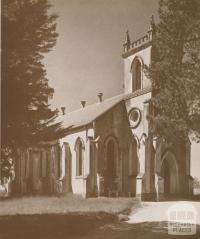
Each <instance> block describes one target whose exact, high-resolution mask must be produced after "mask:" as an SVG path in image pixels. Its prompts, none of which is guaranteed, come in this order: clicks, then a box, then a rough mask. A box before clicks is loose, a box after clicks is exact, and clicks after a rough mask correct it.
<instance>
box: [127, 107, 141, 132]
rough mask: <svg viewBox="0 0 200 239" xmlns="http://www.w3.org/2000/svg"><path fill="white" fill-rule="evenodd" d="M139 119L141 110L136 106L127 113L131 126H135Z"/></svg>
mask: <svg viewBox="0 0 200 239" xmlns="http://www.w3.org/2000/svg"><path fill="white" fill-rule="evenodd" d="M140 120H141V112H140V110H139V109H138V108H133V109H132V110H131V111H130V113H129V121H130V124H131V127H133V128H136V127H137V126H138V125H139V123H140Z"/></svg>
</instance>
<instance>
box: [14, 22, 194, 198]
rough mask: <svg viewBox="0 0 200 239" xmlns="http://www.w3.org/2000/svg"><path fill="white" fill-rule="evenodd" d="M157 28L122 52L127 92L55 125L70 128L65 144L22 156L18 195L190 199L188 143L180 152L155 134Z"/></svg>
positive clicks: (61, 141)
mask: <svg viewBox="0 0 200 239" xmlns="http://www.w3.org/2000/svg"><path fill="white" fill-rule="evenodd" d="M152 38H153V27H152V23H151V24H150V27H149V30H148V31H147V33H146V34H145V35H144V36H143V37H141V38H140V39H138V40H136V41H133V42H131V40H130V37H129V34H128V32H127V33H126V40H125V43H124V45H123V48H124V49H123V54H122V58H123V61H124V79H123V80H124V92H123V93H122V94H120V95H117V96H115V97H112V98H110V99H106V100H104V99H103V94H102V93H99V94H98V98H97V99H98V101H97V103H95V104H92V105H88V106H87V105H86V102H85V101H82V102H81V105H82V107H81V108H80V109H78V110H75V111H73V112H69V113H65V112H64V110H65V109H64V108H62V112H61V114H60V115H59V116H58V118H57V120H58V121H62V122H63V126H64V127H65V128H68V133H67V135H66V136H65V137H64V138H61V139H59V140H57V141H55V142H45V143H42V144H41V145H39V146H37V147H32V148H28V149H27V150H25V151H19V152H18V158H17V159H16V162H15V168H16V180H15V190H16V192H17V193H23V194H26V193H36V194H50V193H52V194H64V193H67V192H72V193H74V194H78V195H82V196H83V197H98V196H108V197H121V196H122V197H139V198H141V199H142V200H162V199H164V198H168V197H177V196H189V195H190V194H191V193H192V178H191V176H190V142H189V140H188V142H187V143H186V144H181V143H178V142H177V144H176V145H174V144H171V143H169V142H165V141H164V140H163V139H159V138H155V137H154V136H153V135H152V134H151V132H150V121H149V115H150V114H151V112H152V107H151V97H152V88H151V81H150V79H149V78H147V76H146V75H145V72H144V66H145V65H146V66H149V65H150V63H151V53H152Z"/></svg>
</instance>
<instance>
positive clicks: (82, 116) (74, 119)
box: [56, 94, 124, 129]
mask: <svg viewBox="0 0 200 239" xmlns="http://www.w3.org/2000/svg"><path fill="white" fill-rule="evenodd" d="M123 98H124V95H123V94H121V95H117V96H114V97H112V98H109V99H106V100H103V101H102V102H101V103H95V104H92V105H88V106H86V107H85V108H81V109H78V110H75V111H72V112H69V113H66V114H65V115H59V116H58V117H57V118H56V121H57V122H62V123H63V127H64V128H70V129H74V128H77V127H81V126H84V125H88V124H90V123H91V122H93V121H94V120H95V119H97V118H98V117H100V116H101V115H102V114H104V113H105V112H107V111H108V110H109V109H111V108H112V107H114V106H115V105H117V104H118V103H119V102H121V101H122V100H123Z"/></svg>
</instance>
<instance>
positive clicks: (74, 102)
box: [44, 0, 200, 178]
mask: <svg viewBox="0 0 200 239" xmlns="http://www.w3.org/2000/svg"><path fill="white" fill-rule="evenodd" d="M50 1H51V3H52V5H53V7H52V9H51V12H53V13H56V14H57V15H58V19H57V32H58V33H59V37H58V40H57V44H56V46H55V47H54V48H53V49H52V51H51V52H50V53H48V54H47V55H46V56H45V60H44V63H45V66H46V69H47V77H48V79H49V84H50V86H52V87H53V88H54V89H55V94H54V97H53V100H52V101H51V102H50V103H51V106H52V108H59V109H60V107H61V106H65V107H66V111H72V110H74V109H77V108H80V107H81V104H80V102H81V101H82V100H85V101H86V102H87V104H91V103H95V102H96V101H97V94H98V93H99V92H102V93H103V97H104V99H105V98H109V97H112V96H115V95H118V94H120V93H122V92H123V59H122V57H121V54H122V50H123V42H124V40H125V33H126V31H127V30H129V33H130V37H131V41H133V40H136V39H137V38H139V37H141V36H143V35H144V34H145V33H146V32H147V30H148V27H149V23H150V17H151V16H152V15H154V17H155V20H156V21H158V14H157V10H158V0H50ZM191 171H192V176H197V177H199V178H200V145H199V144H192V164H191Z"/></svg>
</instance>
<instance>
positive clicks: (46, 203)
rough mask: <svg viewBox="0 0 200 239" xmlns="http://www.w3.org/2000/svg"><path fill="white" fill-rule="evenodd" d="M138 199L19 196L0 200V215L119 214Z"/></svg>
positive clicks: (136, 202)
mask: <svg viewBox="0 0 200 239" xmlns="http://www.w3.org/2000/svg"><path fill="white" fill-rule="evenodd" d="M138 203H139V202H138V201H136V200H135V199H133V198H105V197H100V198H88V199H84V198H82V197H79V196H75V195H72V194H67V195H66V196H62V197H45V196H35V197H21V198H10V199H6V200H2V201H0V216H9V215H34V214H68V213H75V214H87V213H89V214H91V213H100V212H103V213H109V214H115V215H116V214H119V213H121V212H124V211H129V210H130V209H131V208H132V207H133V206H134V205H135V206H137V205H138Z"/></svg>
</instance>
